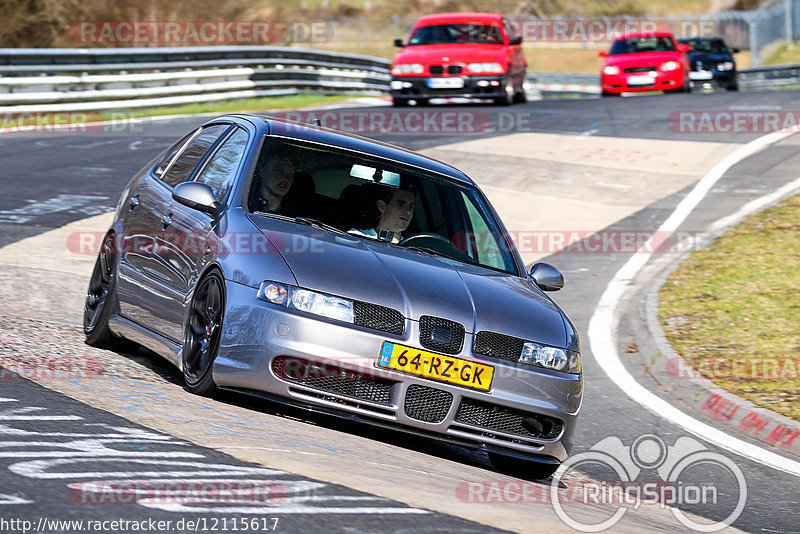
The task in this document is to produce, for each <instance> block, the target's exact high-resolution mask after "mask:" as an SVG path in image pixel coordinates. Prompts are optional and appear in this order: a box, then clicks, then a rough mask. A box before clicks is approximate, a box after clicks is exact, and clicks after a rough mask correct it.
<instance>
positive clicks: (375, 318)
mask: <svg viewBox="0 0 800 534" xmlns="http://www.w3.org/2000/svg"><path fill="white" fill-rule="evenodd" d="M353 322H354V323H355V324H357V325H358V326H363V327H365V328H372V329H374V330H380V331H381V332H388V333H389V334H397V335H398V336H401V335H403V332H404V331H405V323H406V321H405V318H404V317H403V314H402V313H400V312H399V311H397V310H393V309H392V308H387V307H385V306H378V305H377V304H369V303H367V302H360V301H358V300H356V301H354V302H353Z"/></svg>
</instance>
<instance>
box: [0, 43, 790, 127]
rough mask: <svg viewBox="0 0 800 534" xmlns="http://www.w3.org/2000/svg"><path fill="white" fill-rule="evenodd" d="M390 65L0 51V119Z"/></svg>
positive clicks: (257, 55) (780, 76)
mask: <svg viewBox="0 0 800 534" xmlns="http://www.w3.org/2000/svg"><path fill="white" fill-rule="evenodd" d="M389 65H390V62H389V61H388V60H385V59H381V58H376V57H371V56H363V55H358V54H341V53H338V52H326V51H321V50H310V49H302V48H287V47H276V46H227V47H224V46H223V47H188V48H112V49H103V48H98V49H8V48H7V49H0V113H38V112H57V111H90V110H108V109H129V108H140V107H154V106H169V105H178V104H186V103H193V102H208V101H219V100H231V99H237V98H253V97H258V96H267V95H281V94H294V93H301V92H303V93H308V92H316V93H327V94H330V93H344V94H372V95H384V94H386V93H388V91H389V81H390V79H391V76H390V74H389ZM598 81H599V80H598V75H596V74H569V73H535V74H529V75H528V88H529V92H531V91H532V92H536V91H545V92H548V91H568V92H581V93H595V94H596V93H599V92H600V89H599V86H598ZM790 85H800V65H787V66H778V67H758V68H752V69H744V70H740V71H739V86H740V87H741V88H743V89H770V88H784V87H786V86H790Z"/></svg>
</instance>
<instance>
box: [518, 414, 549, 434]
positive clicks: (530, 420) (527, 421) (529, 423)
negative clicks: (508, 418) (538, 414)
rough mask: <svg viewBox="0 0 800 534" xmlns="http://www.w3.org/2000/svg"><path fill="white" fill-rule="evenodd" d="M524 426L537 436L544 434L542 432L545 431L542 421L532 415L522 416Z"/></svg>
mask: <svg viewBox="0 0 800 534" xmlns="http://www.w3.org/2000/svg"><path fill="white" fill-rule="evenodd" d="M522 428H524V429H525V430H527V431H528V432H530V433H531V435H532V436H533V437H535V438H538V437H539V436H541V435H542V432H544V426H543V425H542V422H541V421H539V420H538V419H536V418H535V417H530V416H527V417H523V418H522Z"/></svg>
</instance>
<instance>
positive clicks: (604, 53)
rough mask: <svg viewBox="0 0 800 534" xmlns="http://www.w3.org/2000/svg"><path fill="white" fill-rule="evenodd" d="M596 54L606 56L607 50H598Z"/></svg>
mask: <svg viewBox="0 0 800 534" xmlns="http://www.w3.org/2000/svg"><path fill="white" fill-rule="evenodd" d="M597 55H598V56H600V57H606V56H608V50H600V51H599V52H598V53H597Z"/></svg>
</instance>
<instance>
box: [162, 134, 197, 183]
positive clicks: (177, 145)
mask: <svg viewBox="0 0 800 534" xmlns="http://www.w3.org/2000/svg"><path fill="white" fill-rule="evenodd" d="M194 134H195V132H192V133H190V134H189V135H187V136H186V137H184V138H183V139H181V140H180V141H178V142H177V143H175V145H173V147H172V148H170V149H169V151H168V152H167V153H166V155H165V156H164V157H163V158H161V161H159V162H158V165H156V168H155V170H154V171H153V174H155V175H156V176H158V177H159V178H161V175H162V174H164V171H166V170H167V167H169V162H170V161H172V158H174V157H175V154H177V153H178V151H179V150H180V149H181V148H183V145H185V144H186V141H188V140H189V139H190V138H191V137H192V136H194Z"/></svg>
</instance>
